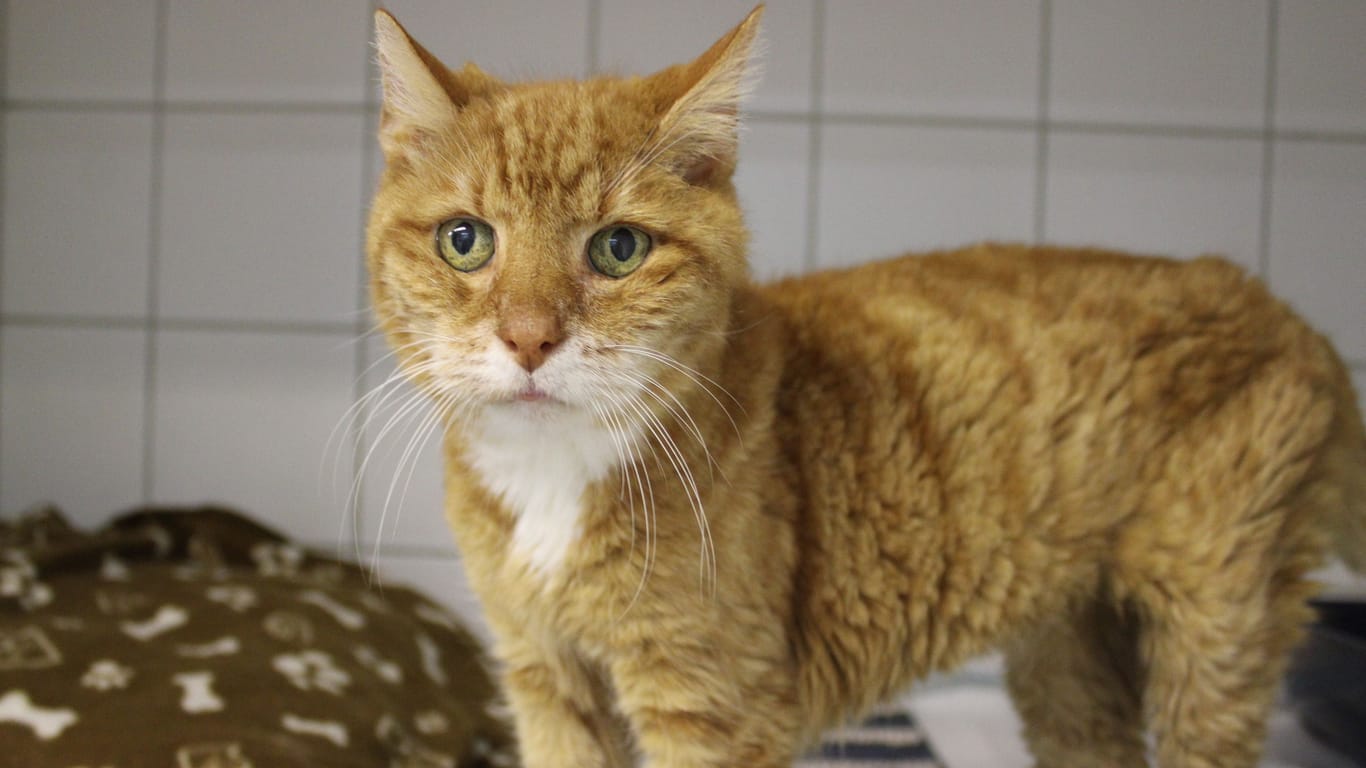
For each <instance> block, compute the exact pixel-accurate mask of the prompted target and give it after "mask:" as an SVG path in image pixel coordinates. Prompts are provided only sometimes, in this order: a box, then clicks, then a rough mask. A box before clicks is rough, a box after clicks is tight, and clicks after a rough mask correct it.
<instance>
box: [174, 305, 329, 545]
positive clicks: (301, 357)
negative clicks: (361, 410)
mask: <svg viewBox="0 0 1366 768" xmlns="http://www.w3.org/2000/svg"><path fill="white" fill-rule="evenodd" d="M155 369H156V370H155V390H154V391H155V394H156V410H155V413H154V418H153V425H152V429H153V432H152V435H151V439H152V445H153V451H152V461H153V468H152V483H151V489H150V492H149V494H148V495H149V497H150V498H151V499H152V500H153V501H156V502H159V503H171V504H181V503H185V504H190V503H195V502H198V501H201V500H207V501H215V502H221V503H224V504H231V505H238V506H241V507H242V508H243V509H246V510H250V511H251V512H253V513H255V514H257V515H259V516H261V517H262V518H263V519H264V520H265V521H266V522H268V523H269V524H270V525H272V526H274V527H276V528H278V529H280V530H282V531H284V532H285V533H288V534H290V535H292V536H294V537H297V538H299V539H301V540H303V541H306V542H309V543H313V544H318V545H322V546H335V545H336V544H337V543H338V542H340V543H342V544H344V545H345V544H349V543H350V540H351V539H350V537H351V531H350V528H349V527H348V526H346V525H344V520H343V518H342V517H341V515H339V514H338V511H339V510H340V507H338V506H334V505H333V504H331V503H330V497H329V496H328V495H327V489H326V485H327V483H329V482H330V480H331V478H330V475H329V474H328V472H329V471H330V469H331V467H330V466H326V465H325V461H324V459H325V456H326V447H327V440H328V437H329V436H330V435H331V434H332V429H333V427H334V426H336V424H337V422H338V420H339V419H340V418H341V415H342V414H343V413H344V412H345V411H346V408H347V406H348V405H350V403H351V398H352V395H353V389H352V386H351V380H352V375H353V372H354V370H355V368H354V355H353V345H352V344H351V343H350V342H349V340H348V339H347V338H346V336H345V335H338V334H329V333H309V334H301V333H287V332H278V333H240V332H231V331H201V330H183V331H161V332H159V333H158V334H157V352H156V360H155ZM339 479H340V482H342V483H346V482H347V481H348V480H349V467H347V466H346V465H343V466H342V467H341V477H340V478H339Z"/></svg>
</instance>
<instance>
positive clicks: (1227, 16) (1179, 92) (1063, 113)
mask: <svg viewBox="0 0 1366 768" xmlns="http://www.w3.org/2000/svg"><path fill="white" fill-rule="evenodd" d="M1267 29H1268V26H1267V3H1266V2H1252V1H1251V0H1202V1H1201V2H1198V3H1192V2H1188V1H1187V0H1142V2H1134V1H1133V0H1054V2H1053V28H1052V32H1051V37H1050V39H1051V51H1052V64H1051V81H1050V86H1051V90H1050V94H1049V97H1050V99H1051V105H1050V110H1051V112H1050V114H1051V115H1052V116H1053V117H1055V118H1060V119H1064V120H1097V121H1104V122H1119V123H1137V124H1144V125H1151V124H1163V123H1168V124H1177V125H1201V126H1233V127H1245V128H1255V127H1260V126H1261V125H1262V120H1263V116H1264V115H1263V112H1264V103H1265V102H1264V94H1265V91H1266V71H1267V70H1266V67H1267V55H1266V52H1267Z"/></svg>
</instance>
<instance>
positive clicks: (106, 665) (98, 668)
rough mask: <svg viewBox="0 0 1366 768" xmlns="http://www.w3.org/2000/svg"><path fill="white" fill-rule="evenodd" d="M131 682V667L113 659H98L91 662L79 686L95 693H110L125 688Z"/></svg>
mask: <svg viewBox="0 0 1366 768" xmlns="http://www.w3.org/2000/svg"><path fill="white" fill-rule="evenodd" d="M132 680H133V670H132V668H131V667H127V666H124V665H123V664H120V663H118V662H117V661H114V660H113V659H100V660H98V661H94V662H91V664H90V668H89V669H87V670H86V671H85V674H84V675H82V676H81V685H83V686H85V687H86V688H91V689H93V690H96V691H112V690H114V689H115V688H127V687H128V683H129V682H131V681H132Z"/></svg>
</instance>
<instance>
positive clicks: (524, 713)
mask: <svg viewBox="0 0 1366 768" xmlns="http://www.w3.org/2000/svg"><path fill="white" fill-rule="evenodd" d="M499 650H500V655H501V656H502V657H503V662H504V672H503V688H504V691H505V693H506V695H507V698H508V704H509V705H510V706H511V708H512V713H513V718H514V723H515V727H516V731H517V741H518V745H519V749H520V751H521V757H522V764H523V765H524V766H525V768H566V767H567V766H573V768H580V766H581V767H582V768H629V767H630V766H631V765H632V764H633V761H632V759H631V758H630V755H629V747H628V746H627V745H628V744H629V740H628V736H627V733H626V729H625V726H624V724H622V723H620V722H619V721H617V720H616V719H614V718H613V717H612V716H611V714H610V712H611V708H610V706H608V705H607V704H606V703H605V702H606V699H607V693H606V689H605V682H604V681H603V680H602V679H601V676H599V675H596V674H594V672H593V671H592V670H591V669H589V668H588V667H587V666H586V665H585V664H584V663H583V662H582V661H581V660H579V659H577V658H575V657H574V656H572V655H570V654H566V653H557V652H555V651H553V650H548V649H543V648H537V647H535V646H534V645H533V644H531V643H526V642H522V641H517V640H511V641H506V640H505V641H504V642H502V643H500V649H499Z"/></svg>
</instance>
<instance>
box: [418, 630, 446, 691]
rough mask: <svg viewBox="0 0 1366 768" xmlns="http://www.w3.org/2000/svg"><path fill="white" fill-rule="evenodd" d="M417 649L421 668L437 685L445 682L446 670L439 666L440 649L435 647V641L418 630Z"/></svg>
mask: <svg viewBox="0 0 1366 768" xmlns="http://www.w3.org/2000/svg"><path fill="white" fill-rule="evenodd" d="M417 650H418V652H419V653H421V654H422V669H423V671H424V672H426V673H427V677H429V678H431V680H432V682H433V683H436V684H437V685H445V684H446V670H445V668H443V667H442V666H441V649H440V648H438V647H437V645H436V641H435V640H433V639H431V638H430V637H428V636H427V635H426V633H423V632H419V633H418V634H417Z"/></svg>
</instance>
